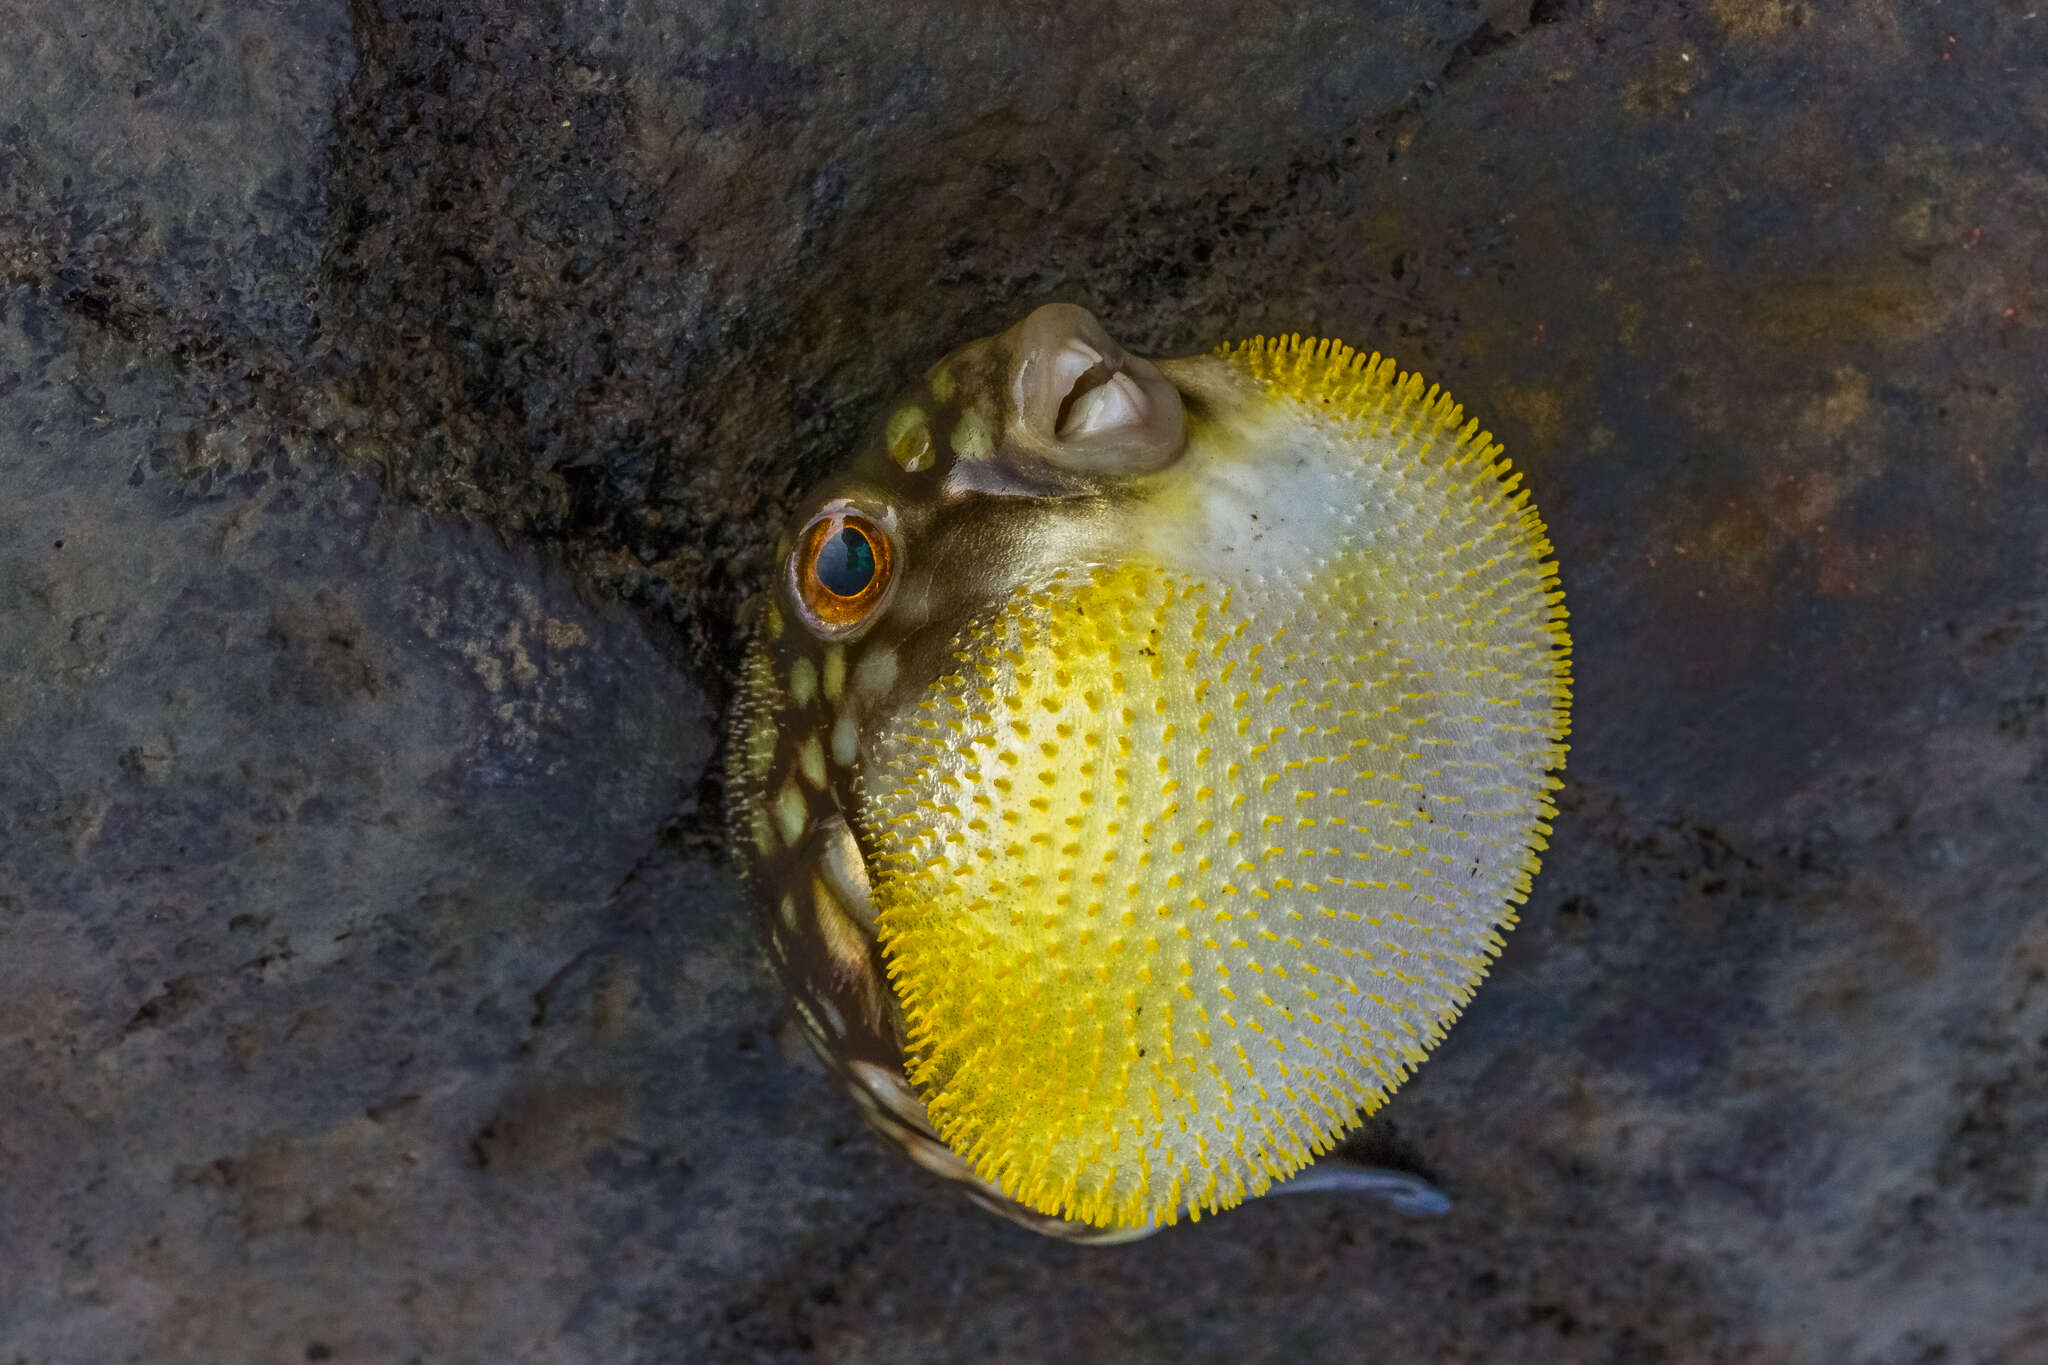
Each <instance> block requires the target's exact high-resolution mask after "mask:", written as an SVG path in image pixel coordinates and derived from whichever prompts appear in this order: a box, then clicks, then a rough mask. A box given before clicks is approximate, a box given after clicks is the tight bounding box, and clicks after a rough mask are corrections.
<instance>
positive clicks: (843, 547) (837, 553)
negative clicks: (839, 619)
mask: <svg viewBox="0 0 2048 1365" xmlns="http://www.w3.org/2000/svg"><path fill="white" fill-rule="evenodd" d="M874 576H875V547H874V546H872V545H870V544H868V538H867V537H866V536H864V535H862V534H861V533H860V532H858V531H856V530H854V529H853V528H852V527H851V526H847V527H843V528H842V529H841V530H840V532H839V534H838V535H836V536H833V537H832V538H831V539H829V540H827V541H826V542H825V543H824V545H823V546H821V547H820V548H819V550H818V581H819V582H820V583H823V584H824V585H825V590H826V591H827V592H829V593H831V594H833V595H834V596H835V597H858V596H859V595H860V590H861V589H862V588H865V587H866V586H867V585H868V584H869V582H870V581H872V580H873V578H874Z"/></svg>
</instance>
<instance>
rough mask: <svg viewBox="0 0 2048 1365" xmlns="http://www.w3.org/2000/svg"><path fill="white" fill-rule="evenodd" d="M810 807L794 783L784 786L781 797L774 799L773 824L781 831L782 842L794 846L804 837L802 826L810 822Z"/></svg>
mask: <svg viewBox="0 0 2048 1365" xmlns="http://www.w3.org/2000/svg"><path fill="white" fill-rule="evenodd" d="M810 815H811V812H810V807H809V805H808V804H807V803H806V802H805V801H804V794H803V793H802V792H801V791H798V790H797V785H796V783H794V782H791V783H788V784H786V785H784V787H783V788H782V795H781V796H778V797H777V798H776V799H775V823H776V824H777V826H779V827H780V829H781V831H782V842H784V843H785V844H790V845H792V846H793V845H795V843H796V841H797V840H799V839H801V838H803V837H804V825H805V824H806V823H807V822H808V821H809V820H810Z"/></svg>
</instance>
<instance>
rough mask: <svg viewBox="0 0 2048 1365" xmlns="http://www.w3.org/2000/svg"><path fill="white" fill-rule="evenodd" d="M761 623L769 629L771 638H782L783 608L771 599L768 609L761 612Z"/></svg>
mask: <svg viewBox="0 0 2048 1365" xmlns="http://www.w3.org/2000/svg"><path fill="white" fill-rule="evenodd" d="M761 625H762V627H763V628H764V629H766V630H767V632H768V638H769V639H771V640H780V639H781V638H782V608H780V607H778V606H776V605H775V603H774V602H773V601H770V602H769V603H768V607H767V610H765V611H764V612H762V614H761Z"/></svg>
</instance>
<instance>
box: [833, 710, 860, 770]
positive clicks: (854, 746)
mask: <svg viewBox="0 0 2048 1365" xmlns="http://www.w3.org/2000/svg"><path fill="white" fill-rule="evenodd" d="M859 756H860V727H859V726H858V725H856V724H854V720H853V714H852V713H851V712H849V711H841V712H840V713H839V719H838V720H836V721H834V722H832V761H833V762H834V763H837V764H838V765H839V766H840V767H842V768H851V767H852V766H853V761H854V759H856V758H858V757H859Z"/></svg>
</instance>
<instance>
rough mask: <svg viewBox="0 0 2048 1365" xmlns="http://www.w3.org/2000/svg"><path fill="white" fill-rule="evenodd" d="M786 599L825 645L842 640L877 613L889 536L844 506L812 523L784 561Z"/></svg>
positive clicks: (891, 555) (890, 566)
mask: <svg viewBox="0 0 2048 1365" xmlns="http://www.w3.org/2000/svg"><path fill="white" fill-rule="evenodd" d="M789 577H790V596H791V597H792V598H794V599H795V600H796V604H797V606H798V607H799V608H800V609H801V610H802V612H803V616H804V622H805V624H806V625H808V626H809V627H810V628H811V630H812V631H814V632H815V633H817V634H819V635H821V636H824V637H825V638H827V639H842V638H844V637H846V636H848V635H851V634H853V633H854V632H855V631H857V630H859V629H860V628H861V627H862V626H864V625H866V624H867V623H868V622H869V621H870V620H872V619H873V618H874V616H875V615H876V613H877V612H879V611H880V610H881V607H882V603H883V601H884V600H885V599H886V598H887V596H888V593H889V587H890V584H891V583H892V582H893V581H894V578H895V552H894V551H893V550H892V549H891V548H890V540H889V533H888V532H887V531H886V530H884V529H883V528H882V526H881V524H880V523H879V522H877V521H876V520H875V519H874V518H873V517H870V516H868V515H867V514H866V513H864V512H862V511H860V510H859V509H858V508H855V507H850V506H848V505H846V504H844V503H839V504H836V505H832V506H828V507H826V508H825V509H824V510H823V511H821V512H819V513H818V515H816V516H815V517H812V518H811V520H810V521H809V522H808V523H806V525H805V526H804V529H803V532H802V534H800V535H799V536H798V537H797V545H796V553H795V554H793V555H791V556H790V560H789Z"/></svg>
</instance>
